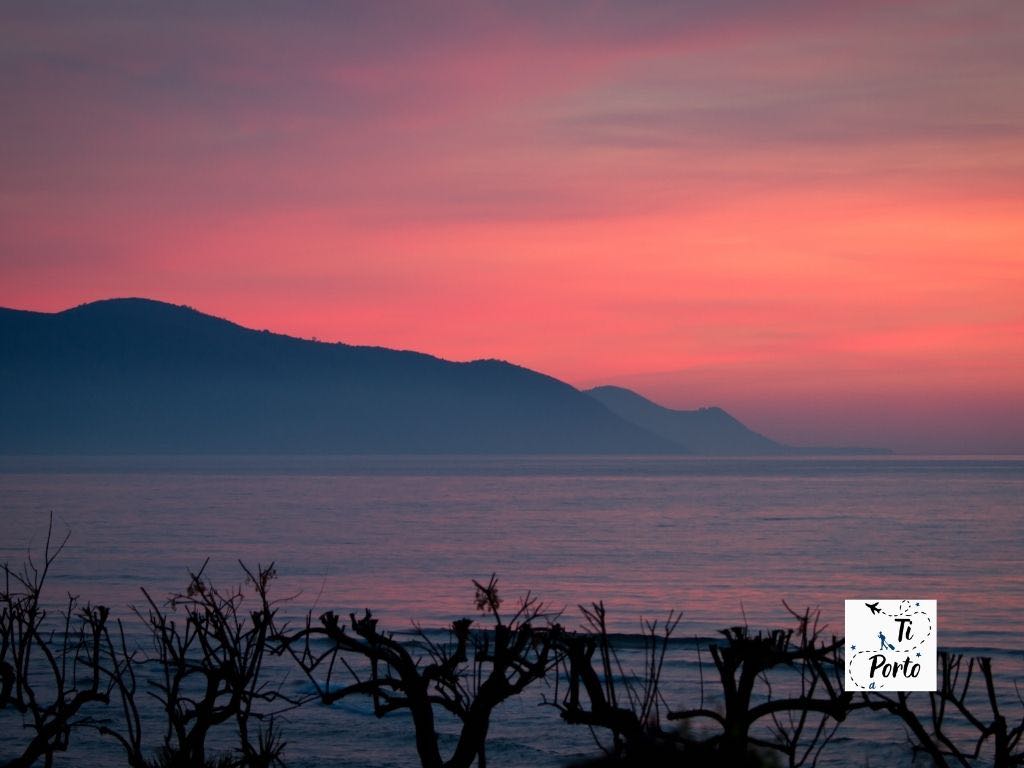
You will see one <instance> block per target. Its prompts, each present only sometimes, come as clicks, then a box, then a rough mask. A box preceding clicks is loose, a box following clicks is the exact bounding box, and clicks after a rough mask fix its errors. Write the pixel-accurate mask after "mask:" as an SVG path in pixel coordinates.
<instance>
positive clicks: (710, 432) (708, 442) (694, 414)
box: [586, 386, 792, 455]
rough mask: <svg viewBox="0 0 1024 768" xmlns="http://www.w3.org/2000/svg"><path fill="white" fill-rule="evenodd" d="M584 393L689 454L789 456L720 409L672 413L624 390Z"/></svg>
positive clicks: (787, 450)
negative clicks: (773, 454)
mask: <svg viewBox="0 0 1024 768" xmlns="http://www.w3.org/2000/svg"><path fill="white" fill-rule="evenodd" d="M586 393H587V394H588V395H590V396H591V397H593V398H594V399H595V400H597V401H598V402H600V403H602V404H603V405H605V406H606V407H607V408H608V410H610V411H611V412H612V413H614V414H617V415H618V416H621V417H622V418H623V419H625V420H626V421H629V422H632V423H633V424H636V425H637V426H640V427H643V428H644V429H646V430H647V431H649V432H653V433H654V434H656V435H660V436H662V437H664V438H666V439H667V440H671V441H672V442H673V443H675V444H677V445H679V446H680V447H681V448H683V449H685V450H686V451H688V452H690V453H701V454H737V455H740V454H766V453H780V454H781V453H790V452H792V449H791V448H790V447H789V446H786V445H782V444H781V443H777V442H775V441H774V440H770V439H768V438H767V437H765V436H764V435H761V434H758V433H757V432H754V431H752V430H751V429H748V428H747V427H746V426H744V425H743V424H742V423H740V422H739V421H737V420H736V419H735V418H733V417H732V416H730V415H729V414H728V413H726V412H725V411H723V410H722V409H721V408H716V407H711V408H699V409H697V410H694V411H676V410H672V409H671V408H665V407H663V406H660V405H658V404H657V403H654V402H652V401H650V400H648V399H647V398H646V397H643V396H641V395H638V394H637V393H636V392H633V391H632V390H630V389H625V388H624V387H612V386H604V387H595V388H594V389H589V390H586Z"/></svg>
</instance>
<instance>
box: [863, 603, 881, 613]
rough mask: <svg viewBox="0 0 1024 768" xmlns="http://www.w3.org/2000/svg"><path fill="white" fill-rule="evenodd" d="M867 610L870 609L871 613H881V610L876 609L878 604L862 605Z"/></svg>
mask: <svg viewBox="0 0 1024 768" xmlns="http://www.w3.org/2000/svg"><path fill="white" fill-rule="evenodd" d="M864 605H866V606H867V607H868V608H870V609H871V613H873V614H875V613H881V612H882V609H881V608H879V607H878V603H864Z"/></svg>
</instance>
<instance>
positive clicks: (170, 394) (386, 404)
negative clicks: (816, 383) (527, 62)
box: [0, 298, 887, 455]
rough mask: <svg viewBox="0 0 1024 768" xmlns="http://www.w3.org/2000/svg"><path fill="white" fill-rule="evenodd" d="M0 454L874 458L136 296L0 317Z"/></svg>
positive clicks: (528, 374)
mask: <svg viewBox="0 0 1024 768" xmlns="http://www.w3.org/2000/svg"><path fill="white" fill-rule="evenodd" d="M0 360H2V361H3V376H2V377H0V453H6V454H16V453H59V454H71V453H81V454H128V453H148V454H161V453H169V454H181V453H197V454H213V453H229V454H231V453H254V454H296V453H299V454H423V453H426V454H544V453H551V454H695V455H765V454H772V455H787V454H803V453H843V454H848V453H857V454H869V453H887V451H882V450H877V449H863V448H795V447H792V446H787V445H783V444H781V443H778V442H775V441H774V440H771V439H769V438H767V437H765V436H763V435H760V434H757V433H756V432H753V431H752V430H750V429H748V428H747V427H746V426H744V425H743V424H742V423H740V422H739V421H737V420H736V419H735V418H733V417H732V416H730V415H729V414H728V413H726V412H725V411H723V410H722V409H720V408H701V409H699V410H694V411H676V410H670V409H667V408H663V407H662V406H660V405H657V404H656V403H653V402H651V401H649V400H647V399H645V398H643V397H641V396H640V395H638V394H636V393H635V392H632V391H630V390H628V389H622V388H619V387H597V388H595V389H592V390H589V391H586V392H584V391H580V390H578V389H576V388H574V387H572V386H570V385H569V384H566V383H565V382H562V381H559V380H558V379H555V378H553V377H551V376H547V375H545V374H542V373H538V372H536V371H532V370H529V369H527V368H523V367H521V366H517V365H513V364H511V363H507V362H504V361H501V360H474V361H472V362H465V363H459V362H450V361H447V360H442V359H440V358H437V357H433V356H431V355H426V354H421V353H417V352H407V351H398V350H392V349H385V348H381V347H363V346H350V345H347V344H340V343H338V344H331V343H324V342H318V341H308V340H305V339H299V338H294V337H290V336H285V335H281V334H276V333H271V332H269V331H265V330H264V331H258V330H252V329H248V328H243V327H242V326H239V325H236V324H234V323H231V322H229V321H227V320H223V319H220V318H216V317H212V316H210V315H205V314H202V313H200V312H197V311H195V310H193V309H191V308H188V307H183V306H176V305H172V304H167V303H163V302H159V301H152V300H148V299H135V298H133V299H109V300H105V301H97V302H93V303H89V304H83V305H81V306H78V307H75V308H73V309H68V310H65V311H63V312H56V313H42V312H29V311H22V310H13V309H2V308H0Z"/></svg>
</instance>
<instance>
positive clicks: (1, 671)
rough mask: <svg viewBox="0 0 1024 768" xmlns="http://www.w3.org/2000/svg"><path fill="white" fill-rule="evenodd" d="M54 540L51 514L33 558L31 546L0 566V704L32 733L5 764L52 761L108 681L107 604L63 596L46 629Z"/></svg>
mask: <svg viewBox="0 0 1024 768" xmlns="http://www.w3.org/2000/svg"><path fill="white" fill-rule="evenodd" d="M69 535H70V534H68V535H66V536H65V537H64V539H63V540H62V541H61V542H60V543H59V544H56V543H55V542H54V539H53V516H52V515H51V516H50V522H49V526H48V528H47V531H46V542H45V544H44V545H43V560H42V563H40V564H37V563H36V562H35V560H34V558H33V556H32V553H31V551H30V552H29V553H28V555H27V558H26V562H25V564H24V565H23V566H22V568H21V569H20V570H15V569H11V568H10V567H9V565H8V564H7V563H5V564H4V565H3V578H4V584H3V589H2V591H0V680H2V683H0V709H3V708H7V707H12V708H14V709H16V710H17V711H18V712H20V713H21V714H22V716H23V718H24V719H25V721H26V726H27V728H28V731H29V732H30V733H31V734H32V735H31V737H30V738H29V740H28V742H27V743H26V744H25V745H24V748H23V750H22V752H21V755H20V756H18V757H16V758H14V759H13V760H11V761H9V762H8V763H7V764H6V765H7V766H9V767H10V768H25V767H27V766H30V765H32V764H33V763H35V762H36V761H37V760H39V759H43V760H44V763H45V765H47V766H50V765H51V764H52V762H53V756H54V753H56V752H63V751H65V750H66V749H67V748H68V746H69V744H70V742H71V732H72V730H73V729H74V728H75V727H78V726H80V725H81V724H82V721H83V720H84V713H85V709H86V706H87V705H90V704H106V703H107V702H108V701H109V692H110V690H109V686H108V685H106V684H105V681H104V679H103V677H102V673H101V668H102V664H101V654H102V639H103V633H104V631H105V628H106V624H107V620H108V616H109V611H108V610H107V608H105V607H103V606H95V607H94V606H90V605H84V606H80V605H79V603H78V598H77V597H75V596H73V595H68V598H67V601H66V608H65V609H64V610H63V611H62V612H61V613H60V614H59V615H60V620H59V621H58V622H57V625H56V626H55V627H52V628H48V627H47V624H48V622H47V619H48V618H49V616H50V613H49V611H47V610H46V608H45V607H44V604H43V601H42V596H43V588H44V587H45V585H46V579H47V576H48V575H49V572H50V567H51V566H52V565H53V563H54V561H55V560H56V559H57V556H58V555H60V553H61V551H62V550H63V549H64V545H65V544H66V543H67V540H68V536H69Z"/></svg>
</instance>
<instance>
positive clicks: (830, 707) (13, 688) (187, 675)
mask: <svg viewBox="0 0 1024 768" xmlns="http://www.w3.org/2000/svg"><path fill="white" fill-rule="evenodd" d="M51 533H52V530H51ZM64 541H66V538H65V539H64ZM62 547H63V542H57V541H55V540H54V539H53V538H52V537H51V536H50V535H48V536H47V541H46V544H45V546H44V548H43V551H42V552H41V553H38V554H37V555H36V556H35V557H34V558H33V557H32V556H29V557H28V558H27V560H26V562H25V563H24V564H23V565H22V566H20V567H14V566H8V565H6V564H5V565H4V566H3V573H2V578H3V583H2V584H0V710H4V709H7V710H13V711H14V712H15V713H17V714H13V713H12V712H8V713H6V714H7V715H12V714H13V716H15V717H18V716H19V715H20V719H21V722H22V723H23V725H24V727H23V728H22V729H21V733H23V734H24V738H23V739H22V741H21V743H18V744H13V745H12V744H7V745H4V747H3V750H2V754H3V755H5V756H6V759H9V762H7V763H5V765H7V766H18V767H23V766H24V767H27V766H31V765H36V764H40V765H51V764H52V761H53V759H54V756H55V755H56V754H57V753H61V752H66V751H71V753H72V755H73V754H74V753H73V750H74V748H75V735H76V733H80V732H81V731H83V730H84V729H91V730H93V731H95V732H97V733H98V734H100V735H101V736H102V737H104V738H106V739H108V740H109V742H110V745H111V755H112V761H114V762H120V760H118V759H117V758H116V757H113V756H114V755H116V754H117V753H120V754H121V755H123V762H124V763H126V764H127V765H129V766H131V767H132V768H174V767H178V766H181V767H184V766H189V767H193V766H196V767H198V766H218V768H232V767H234V766H238V767H239V768H241V767H243V766H244V767H251V768H256V767H257V766H260V767H262V766H273V765H283V764H284V763H283V760H284V757H285V746H286V742H285V735H284V734H282V733H281V732H279V729H278V723H279V718H280V715H281V714H282V713H284V712H286V711H289V710H295V709H296V708H300V707H303V706H314V705H317V704H319V705H326V706H330V705H331V704H334V703H336V702H338V701H340V700H342V699H345V698H347V697H356V696H358V697H367V698H368V699H369V701H370V702H372V706H373V711H374V713H375V714H376V715H377V716H378V717H385V716H387V715H388V714H389V713H392V712H396V711H405V712H407V713H408V714H409V716H410V722H411V727H412V728H413V729H414V735H415V744H416V750H417V753H418V756H419V760H420V762H421V764H422V765H423V766H424V768H442V767H443V768H461V767H462V766H471V765H474V764H475V765H478V766H480V767H481V768H485V766H486V764H487V749H486V747H487V736H488V730H489V727H490V724H491V717H492V713H494V711H495V710H496V708H498V706H499V705H500V704H502V702H504V701H506V700H508V699H510V698H511V697H515V696H517V695H519V694H520V693H522V692H523V691H524V690H525V689H527V688H528V687H529V686H531V685H534V684H537V683H541V682H543V683H545V685H546V687H545V689H544V691H545V692H544V695H543V701H544V703H545V704H546V705H548V706H549V707H550V709H551V711H552V713H553V714H557V715H558V716H560V717H561V719H562V720H563V721H564V722H565V723H567V724H568V725H572V726H582V727H586V728H589V729H590V730H591V732H592V733H593V734H594V737H595V741H596V743H597V745H598V746H599V747H600V750H601V752H600V753H599V754H597V755H595V757H594V759H593V761H591V763H590V764H591V765H594V766H598V765H600V766H616V765H621V766H625V765H629V766H698V767H700V766H762V765H785V766H803V765H807V766H811V765H814V764H815V763H816V762H817V760H818V758H819V756H820V754H821V750H822V748H823V747H824V746H825V745H826V744H827V743H828V742H829V740H830V739H832V738H833V737H834V736H835V734H836V733H837V732H838V731H839V729H840V728H841V727H842V724H843V722H844V720H845V719H846V718H847V717H848V716H849V715H850V714H851V713H852V712H854V711H856V710H871V711H874V712H878V713H881V714H882V715H884V716H886V717H891V718H892V722H893V725H894V727H895V728H901V729H902V730H903V731H904V732H905V733H906V736H907V740H908V749H909V750H913V752H914V754H915V756H918V757H923V758H924V762H925V763H926V764H934V765H937V766H968V765H974V764H976V763H975V761H976V760H977V759H978V758H979V757H981V758H982V759H984V761H985V764H988V765H993V766H995V768H1009V767H1010V766H1020V765H1024V750H1022V748H1021V735H1022V732H1024V718H1022V716H1021V706H1024V700H1022V699H1021V696H1020V694H1019V692H1018V693H1015V694H1014V695H1013V696H1012V701H1007V700H1001V699H1000V694H999V691H997V687H996V684H995V682H994V678H993V673H992V668H991V664H990V662H989V660H988V659H987V658H965V657H962V656H959V655H952V654H949V653H942V654H940V662H939V663H940V668H939V690H938V691H936V692H935V693H930V694H907V693H892V694H884V693H870V694H856V695H855V694H854V693H852V692H849V693H848V692H844V691H843V689H842V681H843V656H842V641H841V640H840V639H838V638H836V637H834V636H829V637H825V636H824V634H823V632H822V631H821V630H820V629H819V627H818V624H817V617H816V615H814V614H812V613H811V612H809V611H805V612H803V613H799V612H795V611H791V613H792V615H793V620H794V625H795V626H794V628H792V629H775V630H770V631H761V632H753V631H751V630H750V629H749V628H747V627H732V628H730V629H726V630H723V631H722V632H721V639H720V640H719V641H717V642H713V643H711V644H710V646H709V648H708V654H709V656H710V658H709V660H708V667H709V671H708V673H707V674H706V675H703V674H702V683H701V685H700V687H699V690H697V691H676V690H670V691H669V690H663V689H662V670H663V668H664V665H665V661H666V655H667V654H668V653H669V652H670V650H671V646H670V639H671V638H672V636H673V633H675V632H676V630H677V627H678V623H679V617H678V616H675V615H670V616H669V617H668V618H667V620H666V621H664V622H661V623H654V622H652V623H648V624H646V625H645V627H644V645H643V659H644V663H643V665H642V668H641V669H638V670H631V669H630V670H627V669H625V668H624V665H623V663H622V662H621V660H620V657H619V654H618V652H617V650H616V641H615V638H614V637H613V635H612V634H611V633H610V632H609V631H608V625H607V617H606V614H605V609H604V606H603V605H601V604H595V605H591V606H581V611H582V616H583V625H582V626H581V627H579V628H576V629H569V628H567V627H565V626H564V625H563V623H562V620H561V616H560V615H559V614H558V613H555V612H552V611H550V610H548V609H547V608H546V606H545V605H544V604H543V603H542V602H540V601H539V600H538V599H536V598H535V597H533V596H532V595H527V596H525V597H524V598H522V599H521V600H519V601H518V602H517V603H516V604H515V605H514V607H512V608H511V609H509V608H507V607H506V605H505V603H504V601H503V600H502V599H501V597H500V596H499V593H498V584H497V580H496V578H495V577H493V576H492V577H491V579H490V580H489V581H487V582H486V583H478V582H474V585H475V589H476V608H477V610H478V612H479V613H480V614H481V615H482V616H483V619H482V620H481V621H480V622H479V623H478V622H476V621H472V620H470V619H465V618H464V619H459V620H457V621H454V622H453V623H452V624H451V626H450V628H449V630H450V631H449V634H448V636H447V638H446V639H444V640H443V641H441V640H438V639H437V635H436V634H429V633H427V632H418V635H416V636H415V637H414V638H412V639H406V640H400V639H398V638H396V637H395V636H394V635H393V634H391V633H389V632H387V631H385V630H384V629H382V628H381V627H379V626H378V621H377V619H375V618H374V617H373V615H372V614H371V613H370V612H368V611H367V612H365V613H364V614H363V615H356V614H349V615H348V617H347V618H343V617H341V616H339V615H337V614H336V613H334V612H332V611H328V612H325V613H323V614H321V615H319V616H316V617H314V616H312V615H309V616H307V618H306V620H305V621H304V622H302V623H301V624H300V625H298V626H289V625H287V624H286V623H284V622H282V621H280V620H279V618H278V612H279V607H280V603H279V602H277V601H275V600H273V599H271V597H270V594H269V592H270V586H271V583H272V581H273V579H274V576H275V571H274V568H273V566H272V565H271V566H266V567H264V566H258V567H255V568H249V567H247V566H245V565H241V569H242V575H243V576H244V584H241V585H239V586H237V587H233V588H230V589H224V588H221V587H219V586H216V585H214V584H212V583H210V582H209V580H208V579H207V578H205V577H204V570H203V569H200V570H199V571H197V572H195V573H192V574H190V575H189V580H188V585H187V587H186V589H185V591H184V592H181V593H174V594H171V595H169V596H167V597H165V598H162V599H158V598H155V597H153V596H151V595H150V594H148V593H147V592H145V591H143V593H142V599H141V600H140V604H139V606H137V607H136V608H135V609H134V612H135V616H134V617H127V618H125V619H123V618H118V617H115V616H113V615H112V614H111V612H110V610H109V609H108V608H107V607H104V606H100V605H90V604H87V603H81V602H80V601H79V600H78V599H76V598H74V597H68V598H67V600H66V601H65V603H64V606H63V608H62V609H61V610H59V611H56V610H54V611H51V610H48V609H47V608H46V607H45V606H46V605H47V602H46V601H45V600H44V591H43V590H44V587H45V584H46V580H47V576H48V574H49V572H50V569H51V567H52V566H53V564H54V562H55V560H56V558H57V557H58V555H59V554H60V551H61V549H62ZM126 620H127V621H132V622H140V623H141V624H136V626H135V627H134V628H133V630H132V631H131V632H129V631H127V630H126V626H125V623H124V622H125V621H126ZM140 628H141V629H142V634H143V635H144V636H145V637H147V638H148V641H147V642H145V643H143V644H140V645H135V644H133V643H132V642H131V641H130V640H129V639H128V638H129V637H137V636H138V635H139V629H140ZM272 656H277V657H281V658H282V659H285V660H288V663H290V664H293V665H294V669H297V670H299V671H301V674H302V675H304V676H305V677H306V679H307V680H308V685H307V686H306V688H305V689H304V690H306V691H308V692H307V693H303V694H301V695H298V694H289V693H286V692H282V690H281V689H280V686H278V685H276V683H275V681H273V680H271V679H269V678H270V677H271V676H270V675H268V674H267V673H266V671H265V664H266V663H267V662H268V660H269V659H270V658H271V657H272ZM153 700H155V701H156V702H157V703H158V709H159V712H160V713H161V718H160V726H159V730H160V733H159V735H158V736H157V735H154V734H151V733H146V730H147V729H150V728H153V727H154V726H153V721H152V718H148V719H147V718H144V717H142V716H141V715H140V707H141V706H146V707H150V708H151V707H152V703H151V702H152V701H153ZM680 700H681V701H686V702H687V704H685V705H681V704H677V701H680ZM144 701H145V702H146V703H145V704H143V702H144ZM708 702H713V703H708ZM1011 711H1012V712H1013V713H1014V714H1013V716H1012V719H1011V717H1010V714H1009V713H1010V712H1011ZM297 714H298V715H301V711H300V712H299V713H297ZM442 717H443V718H445V719H446V721H448V722H450V721H451V719H453V718H454V720H455V722H457V723H458V725H459V734H458V738H457V740H456V742H455V745H454V747H453V748H450V749H448V750H447V751H446V752H442V747H441V742H440V741H439V739H438V722H439V718H442ZM214 732H216V733H218V734H220V735H221V736H223V735H224V734H229V735H230V738H231V739H232V740H233V742H234V744H235V746H234V748H233V749H232V750H230V751H224V750H220V751H215V750H212V749H211V748H210V747H209V746H208V738H209V737H210V736H211V734H213V733H214ZM344 737H345V736H344V734H339V736H338V738H344ZM351 738H353V739H355V738H358V735H357V734H351ZM155 743H159V744H160V745H161V746H160V748H159V749H158V750H156V751H153V749H152V748H151V747H149V746H148V745H152V744H155ZM220 743H223V742H220ZM11 755H14V756H13V757H10V756H11Z"/></svg>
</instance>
